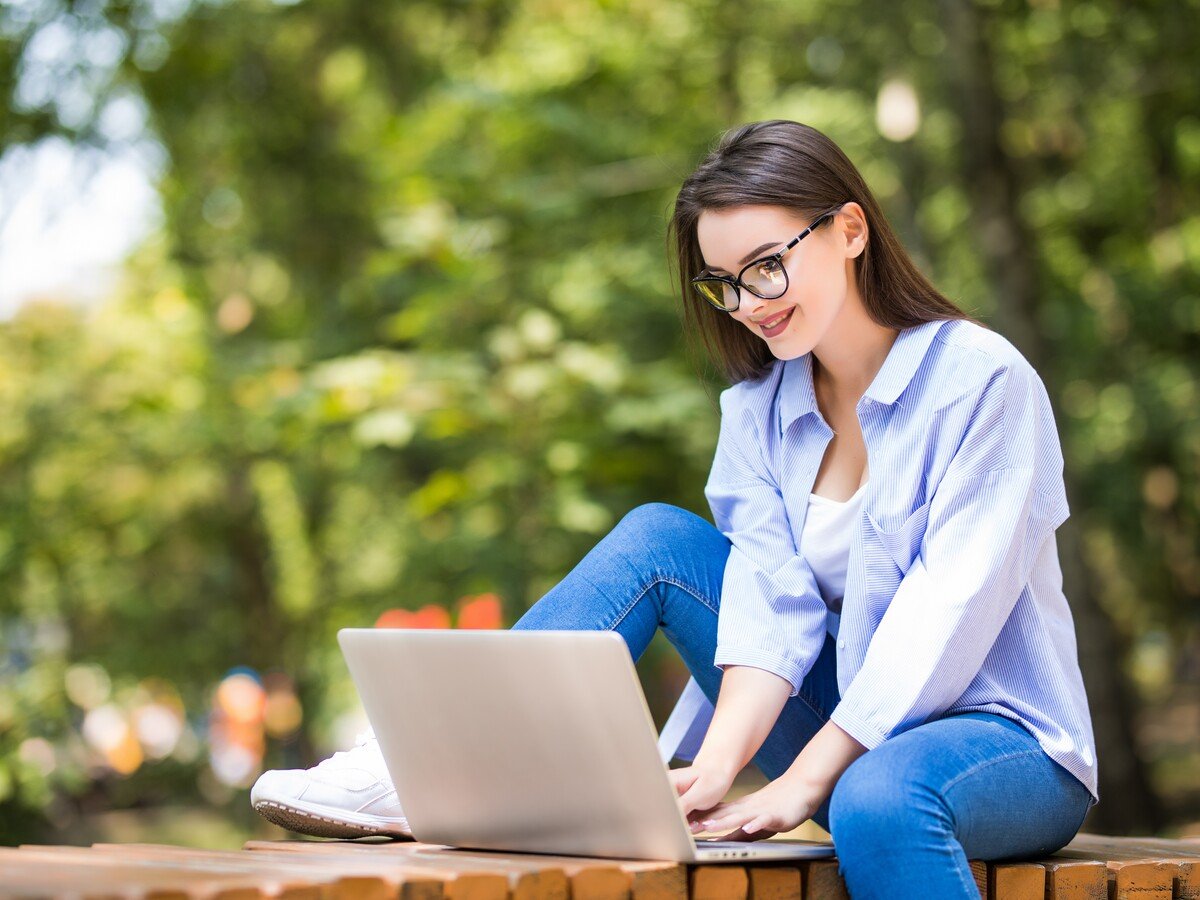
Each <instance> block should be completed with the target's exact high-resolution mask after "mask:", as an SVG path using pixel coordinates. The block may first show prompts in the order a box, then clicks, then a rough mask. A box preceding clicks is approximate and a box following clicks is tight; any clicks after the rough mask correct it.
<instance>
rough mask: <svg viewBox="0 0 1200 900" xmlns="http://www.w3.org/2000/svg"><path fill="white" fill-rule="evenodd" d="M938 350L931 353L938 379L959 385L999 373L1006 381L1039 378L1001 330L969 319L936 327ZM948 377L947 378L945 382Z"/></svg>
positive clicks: (979, 382) (969, 384)
mask: <svg viewBox="0 0 1200 900" xmlns="http://www.w3.org/2000/svg"><path fill="white" fill-rule="evenodd" d="M936 342H937V344H938V345H939V347H940V348H941V352H939V353H936V354H930V356H931V357H932V359H931V362H932V363H933V364H934V368H936V369H937V370H938V376H939V377H938V379H937V380H938V381H940V382H942V383H943V384H947V383H948V384H955V385H957V386H958V387H960V388H970V387H976V386H982V385H983V384H985V383H987V382H990V381H993V380H995V379H996V377H997V376H999V375H1005V376H1006V379H1007V380H1009V381H1026V380H1036V381H1040V380H1041V378H1040V377H1039V376H1038V373H1037V371H1036V370H1035V369H1034V367H1033V365H1032V364H1031V363H1030V362H1029V360H1028V359H1027V358H1026V357H1025V355H1024V354H1023V353H1022V352H1021V351H1020V350H1019V349H1018V348H1017V346H1016V345H1015V344H1014V343H1013V342H1012V341H1010V340H1009V339H1008V338H1006V337H1005V336H1004V335H1002V334H1001V333H1000V332H998V331H995V330H993V329H991V328H988V327H987V326H986V325H982V324H980V323H979V322H975V321H973V320H971V319H949V320H947V321H945V322H944V323H943V324H942V327H941V328H939V329H938V333H937V336H936ZM947 379H949V381H947Z"/></svg>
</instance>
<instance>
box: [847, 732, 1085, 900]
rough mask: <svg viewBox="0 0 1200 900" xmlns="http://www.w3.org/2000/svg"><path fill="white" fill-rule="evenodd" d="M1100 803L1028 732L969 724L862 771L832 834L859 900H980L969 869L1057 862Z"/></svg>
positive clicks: (901, 748) (874, 759)
mask: <svg viewBox="0 0 1200 900" xmlns="http://www.w3.org/2000/svg"><path fill="white" fill-rule="evenodd" d="M1089 800H1090V795H1089V794H1088V790H1087V788H1085V787H1084V786H1083V785H1082V784H1081V783H1080V782H1079V780H1078V779H1076V778H1075V777H1074V776H1072V775H1071V774H1070V773H1069V772H1067V770H1066V769H1064V768H1062V766H1060V765H1058V763H1056V762H1054V761H1053V760H1052V759H1050V757H1048V756H1047V755H1046V754H1045V752H1044V751H1043V750H1042V748H1041V747H1040V746H1039V745H1038V742H1037V740H1035V739H1034V737H1033V735H1031V734H1030V733H1029V732H1028V731H1027V730H1025V728H1023V727H1022V726H1021V725H1020V724H1019V723H1017V722H1014V721H1012V720H1010V719H1006V718H1003V717H1001V716H996V715H992V714H990V713H963V714H959V715H950V716H947V717H945V718H942V719H938V720H936V721H933V722H927V723H925V724H924V725H918V726H917V727H915V728H913V729H911V730H909V731H906V732H904V733H903V734H900V735H897V736H896V737H894V738H892V739H891V740H889V741H887V742H885V743H883V744H881V745H880V746H878V747H876V748H875V749H874V750H872V751H871V752H869V753H867V754H866V755H864V756H861V757H859V758H858V759H857V760H855V762H854V763H853V764H852V765H851V766H850V768H848V769H847V770H846V771H845V773H843V775H842V777H841V779H840V780H839V781H838V783H837V786H836V787H835V788H834V790H833V797H832V803H831V806H830V820H831V822H830V824H831V826H832V833H833V840H834V843H835V844H836V845H837V848H838V851H837V852H838V860H839V862H840V865H841V871H842V874H843V876H844V877H845V879H846V884H847V887H848V888H849V889H850V895H851V896H852V897H854V898H855V900H860V898H872V897H886V898H890V900H903V898H907V897H919V898H927V897H939V898H941V897H946V898H950V897H963V898H971V900H978V898H979V891H978V889H977V888H976V886H975V883H974V881H973V880H972V878H971V870H970V868H969V866H968V865H967V860H968V859H986V860H997V859H1005V858H1010V857H1017V858H1019V857H1022V856H1044V855H1047V854H1049V853H1053V852H1054V851H1055V850H1058V849H1059V848H1061V847H1062V846H1064V845H1065V844H1066V843H1068V842H1069V841H1070V840H1071V838H1073V837H1074V836H1075V833H1076V832H1077V831H1078V830H1079V826H1080V825H1082V824H1083V818H1084V815H1085V814H1086V813H1087V810H1088V804H1089Z"/></svg>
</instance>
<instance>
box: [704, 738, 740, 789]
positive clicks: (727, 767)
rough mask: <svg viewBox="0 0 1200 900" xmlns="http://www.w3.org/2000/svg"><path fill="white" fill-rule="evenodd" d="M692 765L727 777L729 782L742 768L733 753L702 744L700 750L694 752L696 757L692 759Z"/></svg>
mask: <svg viewBox="0 0 1200 900" xmlns="http://www.w3.org/2000/svg"><path fill="white" fill-rule="evenodd" d="M692 765H693V766H695V767H696V768H698V769H704V770H705V771H708V772H711V773H712V774H714V775H716V776H718V777H720V778H727V779H728V780H729V781H730V782H732V781H733V779H734V778H736V777H737V774H738V772H740V771H741V770H742V767H741V765H740V764H739V763H738V760H737V758H736V757H735V755H734V754H733V753H730V752H724V751H722V750H721V749H719V748H711V749H710V748H709V747H707V746H703V747H701V748H700V752H699V753H697V754H696V758H695V759H694V760H692Z"/></svg>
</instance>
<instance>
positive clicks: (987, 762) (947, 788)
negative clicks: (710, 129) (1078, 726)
mask: <svg viewBox="0 0 1200 900" xmlns="http://www.w3.org/2000/svg"><path fill="white" fill-rule="evenodd" d="M1045 752H1046V751H1044V750H1042V749H1041V747H1038V749H1036V750H1018V751H1016V752H1015V753H1008V754H1006V755H1004V756H1000V757H997V758H995V759H985V760H984V761H983V762H981V763H979V764H978V765H975V766H972V767H971V768H970V769H968V770H967V771H965V772H962V773H960V774H959V775H958V776H957V777H956V778H955V779H954V780H953V781H951V782H950V783H949V784H947V785H944V786H943V787H942V791H941V792H942V794H948V793H949V792H950V790H951V789H952V788H953V787H954V786H955V785H957V784H958V783H959V782H960V781H962V780H963V779H964V778H967V777H968V776H970V775H974V774H975V773H976V772H978V771H980V770H981V769H986V768H987V767H988V766H994V765H997V764H998V763H1002V762H1008V761H1009V760H1010V759H1017V758H1018V757H1021V756H1037V755H1039V754H1041V755H1044V754H1045Z"/></svg>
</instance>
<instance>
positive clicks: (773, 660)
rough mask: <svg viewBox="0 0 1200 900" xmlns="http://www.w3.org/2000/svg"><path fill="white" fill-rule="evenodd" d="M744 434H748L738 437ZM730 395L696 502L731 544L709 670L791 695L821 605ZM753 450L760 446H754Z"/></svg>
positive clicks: (821, 629) (812, 652)
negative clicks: (775, 685) (785, 686)
mask: <svg viewBox="0 0 1200 900" xmlns="http://www.w3.org/2000/svg"><path fill="white" fill-rule="evenodd" d="M747 431H749V433H746V432H747ZM756 437H757V436H756V435H755V434H754V426H753V422H752V419H751V417H750V416H749V415H743V413H742V412H741V411H739V409H738V404H737V400H736V395H735V394H734V388H730V389H728V390H726V391H724V392H722V394H721V429H720V433H719V437H718V439H717V450H716V455H715V457H714V460H713V466H712V471H711V473H710V475H709V479H708V483H707V484H706V486H705V489H704V494H705V497H706V498H707V500H708V503H709V507H710V508H711V510H712V514H713V521H714V523H715V524H716V526H717V528H718V529H719V530H720V531H721V533H722V534H724V535H725V536H726V537H727V538H729V541H730V543H731V545H732V546H731V547H730V551H729V559H728V561H727V563H726V565H725V574H724V578H723V581H722V586H721V606H720V613H719V615H718V617H717V650H716V654H715V656H714V658H713V664H714V665H716V666H717V667H718V668H720V669H722V670H723V669H724V667H725V666H727V665H747V666H754V667H756V668H760V669H765V670H766V671H768V672H772V673H774V674H776V675H778V676H780V677H781V678H784V679H786V680H787V681H788V682H789V683H790V684H791V694H790V695H791V696H793V697H794V696H796V694H797V693H799V690H800V685H801V683H802V682H803V681H804V677H805V676H806V675H807V674H808V671H809V669H811V668H812V664H813V661H814V660H815V659H816V657H817V655H818V654H819V653H820V650H821V647H822V645H823V643H824V637H825V621H826V618H825V614H826V608H825V602H824V600H822V599H821V596H820V592H819V590H818V587H817V583H816V578H815V576H814V575H813V572H812V569H811V567H809V565H808V563H807V562H805V560H804V559H803V558H802V557H801V556H800V555H799V554H798V553H797V552H796V546H795V543H794V541H793V540H792V532H791V527H790V525H789V522H788V519H787V513H786V511H785V508H784V504H783V498H782V495H781V493H780V490H779V487H778V485H777V483H776V480H775V479H774V478H772V477H771V475H770V473H769V471H768V469H767V466H766V465H765V461H764V460H763V458H762V453H761V451H760V450H759V449H758V447H755V446H754V445H753V444H752V443H751V442H752V441H754V439H755V438H756ZM759 446H761V444H759Z"/></svg>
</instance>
